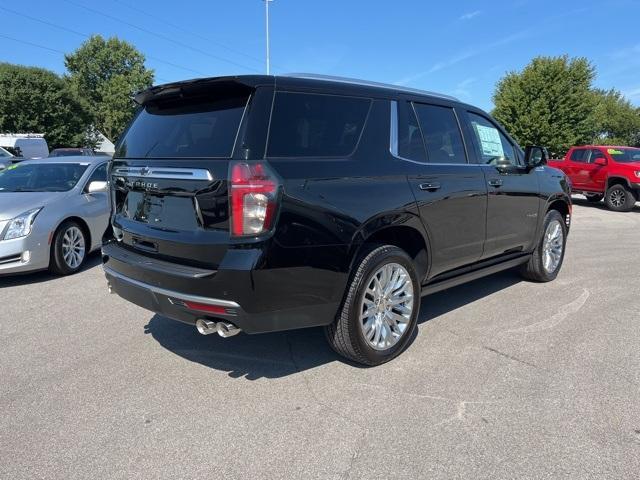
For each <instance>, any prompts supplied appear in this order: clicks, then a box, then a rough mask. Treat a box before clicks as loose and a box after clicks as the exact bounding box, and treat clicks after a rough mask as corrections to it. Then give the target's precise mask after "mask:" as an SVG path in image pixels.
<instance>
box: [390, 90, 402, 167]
mask: <svg viewBox="0 0 640 480" xmlns="http://www.w3.org/2000/svg"><path fill="white" fill-rule="evenodd" d="M389 135H390V137H389V142H390V143H389V151H390V152H391V155H393V156H394V157H397V158H400V157H399V156H398V102H397V101H396V100H391V126H390V128H389ZM405 160H406V159H405Z"/></svg>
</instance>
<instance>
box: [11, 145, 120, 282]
mask: <svg viewBox="0 0 640 480" xmlns="http://www.w3.org/2000/svg"><path fill="white" fill-rule="evenodd" d="M107 160H108V159H105V158H103V157H65V158H61V159H59V160H55V161H53V160H51V159H44V160H27V161H24V162H21V163H18V164H15V165H12V166H10V167H8V168H7V169H6V170H3V171H1V172H0V275H2V274H9V273H22V272H28V271H34V270H43V269H47V268H49V269H50V270H51V271H52V272H55V273H57V274H61V275H67V274H71V273H75V272H77V271H78V270H79V269H80V268H81V267H82V264H83V263H84V261H85V258H86V256H87V254H88V253H89V252H90V251H92V250H95V249H97V248H99V247H100V244H101V242H102V235H103V234H104V232H105V230H106V228H107V225H108V223H109V211H110V210H109V201H108V193H107V183H106V180H107Z"/></svg>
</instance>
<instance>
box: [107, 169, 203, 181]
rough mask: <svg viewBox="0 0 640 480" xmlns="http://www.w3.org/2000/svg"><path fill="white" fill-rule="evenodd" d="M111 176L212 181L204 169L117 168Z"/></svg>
mask: <svg viewBox="0 0 640 480" xmlns="http://www.w3.org/2000/svg"><path fill="white" fill-rule="evenodd" d="M112 175H115V176H120V177H141V178H164V179H168V180H208V181H211V180H213V176H212V175H211V172H210V171H209V170H206V169H204V168H173V167H117V168H115V169H114V170H113V172H112Z"/></svg>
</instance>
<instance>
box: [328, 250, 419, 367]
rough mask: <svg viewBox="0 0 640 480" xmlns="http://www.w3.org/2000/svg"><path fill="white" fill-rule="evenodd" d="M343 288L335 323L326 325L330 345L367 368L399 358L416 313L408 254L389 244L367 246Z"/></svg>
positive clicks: (415, 280) (415, 292) (415, 279)
mask: <svg viewBox="0 0 640 480" xmlns="http://www.w3.org/2000/svg"><path fill="white" fill-rule="evenodd" d="M347 288H348V290H347V293H346V296H345V299H344V302H343V304H342V307H341V309H340V311H339V312H338V315H337V318H336V320H335V321H334V322H333V323H332V324H331V325H329V326H327V327H325V334H326V337H327V340H328V341H329V344H330V345H331V347H332V348H333V349H334V350H335V351H336V352H337V353H339V354H340V355H342V356H344V357H347V358H349V359H351V360H353V361H355V362H358V363H362V364H364V365H370V366H373V365H379V364H381V363H384V362H388V361H389V360H391V359H392V358H394V357H395V356H397V355H399V354H400V353H401V352H402V351H403V350H404V349H405V348H406V347H407V344H408V342H409V341H410V339H411V336H412V334H413V331H414V329H415V327H416V323H417V319H418V312H419V310H420V282H419V280H418V276H417V274H416V271H415V268H414V266H413V261H412V260H411V258H410V257H409V255H407V253H406V252H405V251H404V250H402V249H400V248H398V247H395V246H393V245H383V246H371V247H369V248H367V250H366V251H365V254H364V255H363V256H362V257H361V261H360V264H359V265H358V267H357V269H356V270H355V273H353V274H352V277H351V280H350V282H349V285H348V287H347Z"/></svg>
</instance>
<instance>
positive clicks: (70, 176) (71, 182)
mask: <svg viewBox="0 0 640 480" xmlns="http://www.w3.org/2000/svg"><path fill="white" fill-rule="evenodd" d="M86 169H87V165H83V164H80V163H19V164H17V165H12V166H10V167H9V168H7V169H6V170H2V171H0V193H2V192H66V191H68V190H71V189H72V188H73V187H75V186H76V184H77V183H78V180H80V178H81V177H82V174H83V173H84V172H85V170H86Z"/></svg>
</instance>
